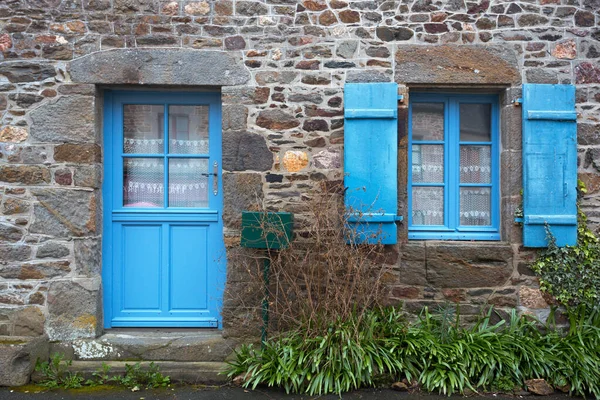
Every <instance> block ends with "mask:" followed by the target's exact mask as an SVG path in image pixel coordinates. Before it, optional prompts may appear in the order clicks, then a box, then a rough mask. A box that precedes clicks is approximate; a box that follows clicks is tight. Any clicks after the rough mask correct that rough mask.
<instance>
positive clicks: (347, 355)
mask: <svg viewBox="0 0 600 400" xmlns="http://www.w3.org/2000/svg"><path fill="white" fill-rule="evenodd" d="M586 315H587V314H586ZM492 316H493V310H492V309H490V310H489V311H488V312H487V314H486V315H483V316H481V318H480V319H479V320H478V321H477V323H475V324H474V325H473V326H471V327H463V326H461V325H460V324H459V323H458V321H459V318H458V315H457V314H453V313H451V312H449V311H448V310H447V309H445V310H441V312H439V313H436V314H431V313H430V312H429V311H428V310H427V309H425V310H424V311H423V313H422V314H421V316H420V317H419V319H418V320H416V321H413V322H407V320H406V319H405V318H403V317H402V316H401V314H400V313H399V311H398V310H397V309H394V308H386V309H376V310H370V311H368V312H366V313H365V314H363V316H362V318H360V319H358V318H356V317H350V318H348V319H346V320H343V319H338V320H336V321H333V322H332V323H331V324H330V327H329V329H328V331H327V332H326V333H325V334H322V335H316V336H308V337H307V336H306V332H305V331H303V330H302V329H297V330H295V331H292V332H289V333H287V334H285V335H281V336H279V337H276V338H271V339H269V340H268V341H267V342H265V343H264V346H263V347H262V348H260V349H258V348H254V347H253V346H250V345H248V346H243V347H242V348H241V350H240V351H239V352H238V354H237V358H236V360H234V361H232V362H231V363H230V364H229V370H228V375H229V376H230V377H234V376H239V375H242V376H243V377H244V381H245V385H246V386H247V387H252V388H256V387H257V386H258V385H260V384H266V385H269V386H279V387H283V388H284V389H285V390H286V391H288V392H295V393H307V394H309V395H318V394H325V393H337V394H341V393H343V392H346V391H349V390H353V389H356V388H359V387H364V386H374V385H375V384H376V383H377V382H378V381H381V376H382V375H383V376H384V375H387V376H389V377H392V378H393V379H395V380H400V379H406V380H407V381H408V382H413V381H417V382H418V384H419V386H420V387H421V388H422V389H423V390H426V391H431V392H439V393H444V394H448V395H450V394H452V393H455V392H459V393H463V392H464V391H465V390H466V389H470V390H474V391H505V392H510V391H512V390H513V389H515V388H522V387H523V386H524V382H525V380H527V379H533V378H543V379H546V380H547V381H548V382H549V383H550V384H553V385H555V386H557V387H559V386H560V387H563V388H565V387H566V388H568V389H569V390H570V391H571V392H572V393H573V394H577V395H587V394H590V393H591V394H593V395H594V396H596V397H598V396H599V395H600V386H599V385H600V334H599V333H600V332H599V330H600V317H599V316H598V315H595V316H593V317H590V316H585V317H582V318H580V319H579V320H574V321H573V322H572V323H573V324H574V325H575V326H576V328H575V329H573V330H571V331H570V332H568V333H564V332H561V331H558V330H555V329H553V327H552V326H551V325H547V326H543V329H540V327H542V326H541V323H540V322H539V321H537V320H535V319H533V318H531V317H527V316H519V315H518V314H517V312H516V311H515V310H513V312H512V313H511V314H510V316H509V318H508V319H507V320H506V321H505V320H500V321H499V322H497V323H495V324H492V323H491V322H490V321H491V320H492Z"/></svg>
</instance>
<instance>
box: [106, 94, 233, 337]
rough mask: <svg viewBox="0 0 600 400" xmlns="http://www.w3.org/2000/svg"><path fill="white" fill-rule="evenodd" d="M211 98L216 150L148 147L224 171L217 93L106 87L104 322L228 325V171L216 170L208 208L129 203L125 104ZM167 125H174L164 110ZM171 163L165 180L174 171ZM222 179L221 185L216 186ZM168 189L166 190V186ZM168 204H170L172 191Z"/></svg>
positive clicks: (211, 146) (186, 102) (166, 156)
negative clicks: (224, 317)
mask: <svg viewBox="0 0 600 400" xmlns="http://www.w3.org/2000/svg"><path fill="white" fill-rule="evenodd" d="M124 104H157V105H164V107H165V115H166V116H168V105H173V104H180V105H208V106H209V154H198V155H193V154H190V155H187V154H186V155H169V154H168V153H167V152H166V150H167V145H168V141H166V140H165V153H164V154H162V155H156V154H152V155H146V156H149V157H154V158H156V157H160V158H163V160H164V164H165V168H166V166H167V165H168V162H167V161H168V159H170V158H196V159H208V160H209V169H210V171H211V172H212V164H213V162H215V161H216V162H218V165H219V168H218V171H221V168H220V165H221V111H220V104H221V101H220V95H219V94H218V93H201V94H200V93H172V92H168V93H162V92H125V91H106V92H105V103H104V106H105V108H104V110H105V113H104V126H105V132H104V155H105V163H104V176H105V180H104V183H103V202H104V238H103V287H104V316H105V318H104V326H105V328H111V327H215V328H221V327H222V323H221V316H220V312H219V310H220V309H221V304H222V291H223V288H224V282H225V257H224V254H225V249H224V243H223V236H222V232H223V221H222V218H221V212H222V204H223V197H222V193H223V187H222V181H221V174H220V172H219V174H218V177H214V176H211V177H210V178H209V182H208V184H209V206H208V207H205V208H169V207H163V208H157V209H155V208H153V209H144V208H131V207H123V194H122V190H121V188H122V185H123V158H124V157H132V156H133V157H136V156H138V157H141V156H143V155H141V154H137V155H132V154H124V153H123V145H122V143H123V105H124ZM164 120H165V126H164V129H165V130H164V132H168V126H167V125H168V122H167V121H168V118H167V117H165V119H164ZM166 172H167V171H166V170H165V187H168V181H167V179H168V174H167V173H166ZM213 179H217V185H218V189H219V190H218V193H217V194H216V195H214V194H213V192H212V187H213ZM167 192H168V191H166V190H165V193H167ZM165 204H168V202H167V198H166V195H165Z"/></svg>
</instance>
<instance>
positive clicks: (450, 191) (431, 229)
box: [407, 93, 500, 241]
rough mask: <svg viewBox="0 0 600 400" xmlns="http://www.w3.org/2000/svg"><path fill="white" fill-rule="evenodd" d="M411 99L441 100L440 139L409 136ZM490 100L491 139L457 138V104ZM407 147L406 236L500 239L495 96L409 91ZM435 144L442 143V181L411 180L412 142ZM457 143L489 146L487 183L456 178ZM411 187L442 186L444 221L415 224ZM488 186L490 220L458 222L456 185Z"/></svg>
mask: <svg viewBox="0 0 600 400" xmlns="http://www.w3.org/2000/svg"><path fill="white" fill-rule="evenodd" d="M415 103H443V104H444V140H440V141H432V140H422V141H418V140H413V137H412V118H413V115H412V106H413V104H415ZM469 103H474V104H490V105H491V140H490V141H488V142H482V141H472V142H471V141H461V140H460V118H459V116H460V105H461V104H469ZM408 126H409V138H408V144H409V151H408V166H409V171H408V172H407V173H408V238H409V239H419V240H427V239H431V240H482V241H485V240H487V241H494V240H500V231H499V226H500V176H499V171H500V168H499V165H500V160H499V158H500V157H499V141H500V139H499V136H500V132H499V106H498V98H497V96H493V95H469V94H435V93H412V94H411V96H410V104H409V115H408ZM424 144H437V145H443V146H444V183H416V182H413V179H412V173H411V166H412V157H413V154H412V151H411V149H412V146H413V145H424ZM460 145H482V146H490V147H491V163H492V165H491V167H492V172H491V183H461V182H460V171H459V166H460ZM413 187H443V188H444V225H437V226H433V225H416V224H414V222H413V219H412V206H413V198H412V188H413ZM461 187H489V188H490V190H491V212H492V214H491V224H490V225H489V226H463V225H460V214H459V213H460V188H461Z"/></svg>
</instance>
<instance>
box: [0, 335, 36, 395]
mask: <svg viewBox="0 0 600 400" xmlns="http://www.w3.org/2000/svg"><path fill="white" fill-rule="evenodd" d="M47 358H48V338H46V337H37V338H31V337H20V336H0V386H22V385H26V384H27V383H28V382H29V378H30V376H31V373H32V372H33V369H34V368H35V363H36V361H37V360H38V359H40V360H46V359H47Z"/></svg>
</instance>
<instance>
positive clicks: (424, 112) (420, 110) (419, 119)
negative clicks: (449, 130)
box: [412, 103, 444, 140]
mask: <svg viewBox="0 0 600 400" xmlns="http://www.w3.org/2000/svg"><path fill="white" fill-rule="evenodd" d="M412 139H413V140H444V103H414V104H413V105H412Z"/></svg>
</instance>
